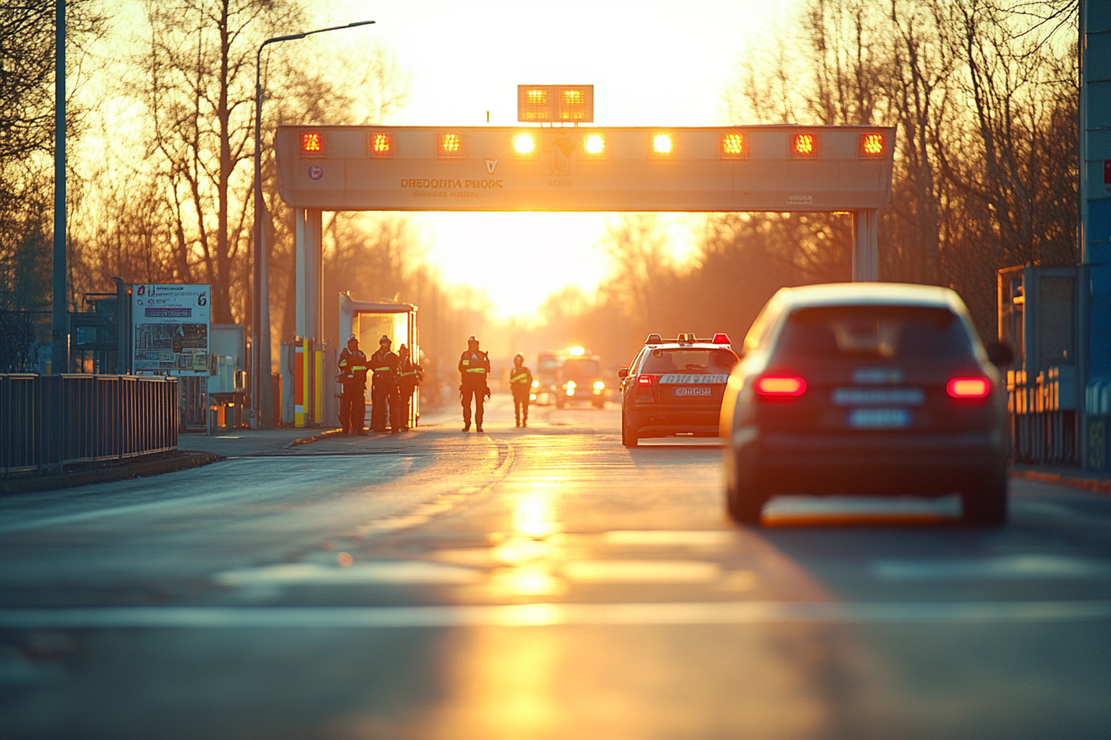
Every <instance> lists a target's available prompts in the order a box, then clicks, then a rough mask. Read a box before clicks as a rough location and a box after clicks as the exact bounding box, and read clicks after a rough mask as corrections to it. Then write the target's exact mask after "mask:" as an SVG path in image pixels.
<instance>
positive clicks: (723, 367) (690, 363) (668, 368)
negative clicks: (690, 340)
mask: <svg viewBox="0 0 1111 740" xmlns="http://www.w3.org/2000/svg"><path fill="white" fill-rule="evenodd" d="M736 364H737V355H735V354H733V352H732V351H730V350H727V349H654V350H652V351H651V352H649V353H648V356H647V357H646V358H645V359H644V367H643V368H641V370H640V372H642V373H644V374H646V375H666V374H668V373H687V374H691V375H697V374H699V373H709V374H711V375H721V374H723V373H728V372H729V371H730V370H732V369H733V366H734V365H736Z"/></svg>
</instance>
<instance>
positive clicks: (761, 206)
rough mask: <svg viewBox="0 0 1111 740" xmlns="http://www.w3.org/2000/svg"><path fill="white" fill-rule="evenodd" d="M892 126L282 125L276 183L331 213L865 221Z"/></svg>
mask: <svg viewBox="0 0 1111 740" xmlns="http://www.w3.org/2000/svg"><path fill="white" fill-rule="evenodd" d="M893 143H894V129H891V128H884V127H872V126H868V127H858V126H835V127H834V126H820V127H801V126H745V127H718V128H614V127H600V128H599V127H574V128H570V127H545V128H535V127H455V128H451V127H423V126H422V127H374V126H312V127H309V126H282V127H279V129H278V134H277V140H276V148H277V157H278V186H279V190H280V192H281V196H282V199H283V200H285V201H286V203H288V204H289V205H291V206H294V207H297V208H311V209H320V210H328V211H340V210H388V211H673V212H682V211H686V212H696V211H702V212H707V211H712V212H719V211H778V212H783V211H860V210H874V209H878V208H881V207H883V206H885V205H886V204H887V203H888V202H889V201H890V200H891V177H892V163H893V155H892V151H893V146H892V145H893Z"/></svg>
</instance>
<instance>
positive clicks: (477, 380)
mask: <svg viewBox="0 0 1111 740" xmlns="http://www.w3.org/2000/svg"><path fill="white" fill-rule="evenodd" d="M459 373H460V377H461V379H462V381H463V382H462V385H460V386H459V390H460V391H462V393H463V398H462V402H463V426H465V427H468V428H469V427H470V426H471V399H472V398H473V399H474V420H475V424H477V425H478V426H479V427H481V426H482V411H483V409H482V405H483V403H484V402H485V401H486V376H487V375H489V373H490V356H489V355H488V354H486V353H485V352H483V351H481V350H476V351H473V352H472V351H470V350H468V351H466V352H464V353H463V356H462V357H460V358H459Z"/></svg>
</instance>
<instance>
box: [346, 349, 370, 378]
mask: <svg viewBox="0 0 1111 740" xmlns="http://www.w3.org/2000/svg"><path fill="white" fill-rule="evenodd" d="M366 370H367V366H366V355H364V354H363V352H362V350H358V349H357V350H355V351H354V352H352V351H351V350H349V349H347V348H344V350H343V351H342V352H340V353H339V371H340V374H341V375H343V376H344V377H346V378H354V377H355V374H356V373H363V377H366Z"/></svg>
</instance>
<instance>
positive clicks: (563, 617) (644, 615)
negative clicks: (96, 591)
mask: <svg viewBox="0 0 1111 740" xmlns="http://www.w3.org/2000/svg"><path fill="white" fill-rule="evenodd" d="M1108 620H1111V601H1109V600H1092V601H964V602H938V601H933V602H864V603H856V604H850V603H834V602H774V601H753V602H696V603H678V604H651V603H640V604H636V603H634V604H521V605H510V606H414V607H244V608H236V607H107V608H74V609H0V628H5V629H81V628H104V629H117V628H132V627H154V628H191V629H198V628H222V629H228V628H251V629H264V628H265V629H272V628H273V629H336V628H381V627H387V628H389V627H539V626H550V625H603V626H604V625H697V624H704V625H710V624H719V625H730V624H850V625H851V624H912V623H913V624H1000V623H1030V624H1037V623H1049V622H1078V621H1108Z"/></svg>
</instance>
